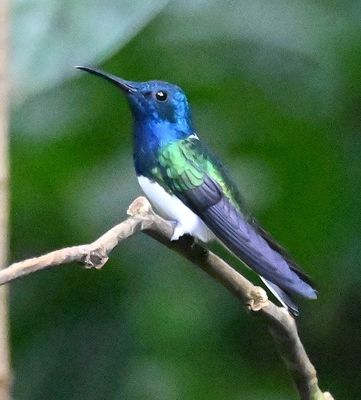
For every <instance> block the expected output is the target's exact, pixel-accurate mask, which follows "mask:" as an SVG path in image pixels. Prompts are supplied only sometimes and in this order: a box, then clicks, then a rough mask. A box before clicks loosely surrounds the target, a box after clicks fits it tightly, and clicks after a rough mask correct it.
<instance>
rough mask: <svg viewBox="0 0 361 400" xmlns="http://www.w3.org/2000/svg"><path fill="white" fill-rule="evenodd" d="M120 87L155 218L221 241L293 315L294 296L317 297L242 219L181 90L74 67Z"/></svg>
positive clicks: (238, 198) (204, 238)
mask: <svg viewBox="0 0 361 400" xmlns="http://www.w3.org/2000/svg"><path fill="white" fill-rule="evenodd" d="M76 68H78V69H81V70H84V71H87V72H89V73H91V74H95V75H98V76H100V77H102V78H105V79H106V80H108V81H110V82H111V83H113V84H115V85H116V86H117V87H118V88H120V89H121V91H122V92H123V93H124V94H125V96H126V98H127V100H128V102H129V105H130V109H131V112H132V115H133V122H134V129H133V130H134V152H133V157H134V164H135V170H136V174H137V177H138V181H139V184H140V186H141V188H142V189H143V191H144V193H145V195H146V196H147V197H148V199H149V200H150V202H151V203H152V204H153V206H155V208H156V209H157V210H158V212H159V213H160V214H161V215H162V216H164V217H165V218H167V219H168V220H171V221H174V223H175V229H174V234H173V237H172V239H173V240H177V239H178V238H179V237H180V236H182V235H184V234H190V235H192V236H193V237H195V238H197V239H199V240H201V241H202V242H208V241H210V240H213V239H218V240H219V241H220V242H221V243H222V244H223V245H225V246H226V247H227V248H228V249H229V250H230V251H231V252H232V253H234V254H235V255H236V256H237V257H238V258H240V259H241V261H243V262H244V263H245V264H246V265H248V266H249V267H250V268H252V269H253V270H254V271H255V272H257V273H258V274H259V275H260V277H261V278H262V280H263V281H264V283H265V284H266V285H267V286H268V288H269V289H270V291H271V292H272V293H273V294H274V295H275V297H276V298H277V299H278V300H279V301H280V302H281V304H282V305H284V306H285V307H286V308H287V309H288V310H289V311H290V312H291V313H292V314H293V315H298V307H297V305H296V304H295V303H294V301H293V299H292V298H291V295H292V294H297V295H300V296H303V297H306V298H309V299H315V298H317V291H316V290H315V289H314V287H313V285H312V283H311V281H310V279H309V278H308V277H307V275H306V274H305V273H304V272H302V271H301V269H300V268H299V267H298V266H297V265H296V264H295V263H294V262H293V261H292V260H291V259H290V258H289V257H288V256H287V254H286V253H285V251H284V250H283V249H282V248H281V247H280V246H279V245H278V244H277V243H276V242H274V240H273V239H272V238H271V237H270V236H269V235H268V234H267V233H266V232H265V231H264V230H263V229H262V228H260V227H259V226H258V225H257V224H256V223H255V221H254V220H253V219H252V218H251V217H250V216H249V215H248V213H246V212H245V209H244V205H243V202H242V200H241V196H240V195H239V192H238V190H237V188H236V186H235V185H234V184H233V182H232V181H231V180H230V178H229V177H228V175H227V173H226V171H225V170H224V168H223V167H222V165H221V163H220V162H219V161H218V159H217V158H216V157H215V156H214V155H213V154H212V153H211V152H210V151H209V150H208V149H207V148H206V147H205V146H204V145H203V144H202V142H201V141H200V139H199V137H198V135H197V133H196V132H195V130H194V128H193V124H192V117H191V110H190V106H189V103H188V100H187V97H186V96H185V94H184V92H183V90H182V89H181V88H179V87H178V86H176V85H173V84H170V83H167V82H162V81H148V82H132V81H126V80H124V79H122V78H119V77H117V76H114V75H111V74H108V73H105V72H103V71H101V70H99V69H96V68H89V67H76Z"/></svg>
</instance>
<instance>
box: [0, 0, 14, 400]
mask: <svg viewBox="0 0 361 400" xmlns="http://www.w3.org/2000/svg"><path fill="white" fill-rule="evenodd" d="M8 26H9V3H8V1H7V0H2V2H1V7H0V99H1V100H0V269H1V268H5V266H6V265H7V255H8V246H9V242H8V237H9V234H8V218H9V158H8V154H9V150H8V148H9V144H8V123H9V101H8V99H9V96H8V89H9V88H8V81H9V79H8V59H9V57H8V43H9V29H8ZM9 358H10V357H9V339H8V290H7V288H5V287H3V288H1V289H0V400H9V399H10V387H11V371H10V360H9Z"/></svg>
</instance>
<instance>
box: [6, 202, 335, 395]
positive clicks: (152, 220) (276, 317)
mask: <svg viewBox="0 0 361 400" xmlns="http://www.w3.org/2000/svg"><path fill="white" fill-rule="evenodd" d="M128 215H129V217H128V218H127V219H126V220H125V221H123V222H121V223H120V224H119V225H116V226H115V227H113V228H112V229H110V230H109V231H108V232H106V233H105V234H104V235H102V236H101V237H100V238H99V239H97V240H96V241H94V242H93V243H91V244H87V245H81V246H73V247H67V248H64V249H61V250H57V251H53V252H51V253H49V254H46V255H43V256H40V257H36V258H31V259H28V260H25V261H21V262H18V263H15V264H12V265H10V266H9V267H8V268H6V269H4V270H2V271H0V285H1V284H4V283H7V282H11V281H13V280H15V279H17V278H19V277H21V276H24V275H27V274H29V273H32V272H35V271H40V270H43V269H48V268H53V267H57V266H60V265H63V264H67V263H70V262H73V261H78V262H81V263H83V264H85V266H86V267H89V268H101V267H102V266H103V265H104V264H105V263H106V262H107V260H108V257H109V253H110V252H111V251H112V250H113V249H114V247H116V246H117V244H119V243H120V242H121V241H122V240H125V239H127V238H129V237H130V236H132V235H134V234H135V233H137V232H139V231H143V232H145V233H146V234H147V235H149V236H151V237H152V238H154V239H155V240H157V241H158V242H160V243H162V244H163V245H165V246H167V247H168V248H170V249H172V250H174V251H176V252H177V253H179V254H181V255H182V256H184V257H185V258H186V259H188V260H190V261H191V262H192V263H193V264H195V265H196V266H198V267H200V268H201V269H202V270H204V271H205V272H206V273H207V274H209V275H210V276H212V277H213V278H215V279H216V280H217V281H218V282H220V283H221V284H222V285H223V286H224V287H225V288H227V289H228V290H229V291H230V292H231V293H232V294H233V295H234V296H235V297H236V298H238V299H239V300H240V301H241V303H242V304H243V305H244V306H246V307H247V309H248V310H250V311H251V312H252V313H253V314H254V315H256V316H259V317H261V318H262V319H263V320H264V321H265V322H266V324H267V326H268V328H269V330H270V333H271V335H272V337H273V339H274V340H275V342H276V343H277V346H278V348H279V351H280V353H281V355H282V358H283V359H284V361H285V363H286V366H287V368H288V369H289V370H290V372H291V374H292V377H293V380H294V382H295V384H296V387H297V390H298V393H299V396H300V399H301V400H332V399H333V397H332V396H331V395H330V394H329V393H323V392H322V391H321V390H320V388H319V386H318V380H317V373H316V370H315V368H314V366H313V365H312V363H311V361H310V359H309V358H308V356H307V354H306V351H305V349H304V347H303V345H302V342H301V340H300V338H299V336H298V332H297V326H296V323H295V321H294V319H293V318H292V317H291V316H290V315H289V313H288V312H287V311H286V309H285V308H282V307H278V306H276V305H275V304H274V303H272V302H271V301H270V300H269V299H268V298H267V295H266V292H265V291H264V290H263V289H262V288H260V287H257V286H254V285H253V284H252V283H251V282H249V281H248V280H247V279H246V278H244V277H243V276H242V275H241V274H240V273H239V272H237V271H236V270H235V269H233V268H232V267H231V266H230V265H229V264H227V263H226V262H225V261H224V260H222V259H221V258H220V257H218V256H217V255H215V254H214V253H212V252H211V251H209V250H207V249H205V248H204V247H202V246H201V245H199V244H197V243H195V242H194V240H193V238H191V237H190V236H183V237H181V238H180V239H179V240H177V241H171V240H170V238H171V237H172V234H173V226H172V224H171V223H170V222H168V221H165V220H164V219H162V218H161V217H160V216H158V215H157V214H155V213H154V211H153V210H152V208H151V206H150V204H149V202H148V200H147V199H145V198H144V197H138V198H137V199H136V200H134V202H133V203H132V204H131V205H130V207H129V209H128Z"/></svg>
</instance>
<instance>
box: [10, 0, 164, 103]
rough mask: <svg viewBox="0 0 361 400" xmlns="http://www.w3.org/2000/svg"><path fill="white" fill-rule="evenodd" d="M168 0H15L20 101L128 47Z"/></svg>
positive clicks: (16, 84) (15, 55)
mask: <svg viewBox="0 0 361 400" xmlns="http://www.w3.org/2000/svg"><path fill="white" fill-rule="evenodd" d="M167 3H168V0H152V1H142V0H123V1H118V0H105V1H101V2H100V1H96V0H91V1H86V0H77V1H74V2H73V1H69V0H68V1H48V0H30V1H29V0H17V1H16V2H15V6H14V7H13V21H14V22H13V32H12V39H13V48H14V52H13V59H12V74H13V88H14V94H15V100H16V101H18V102H19V101H23V100H24V99H25V98H26V97H27V96H29V95H32V94H35V93H38V92H40V91H42V90H45V89H48V88H50V87H52V86H55V85H56V84H60V83H62V82H63V81H64V80H65V79H67V78H68V77H70V76H72V75H73V74H74V71H73V68H72V67H73V66H74V65H77V64H92V63H95V62H96V63H99V61H100V60H104V59H105V58H107V57H109V56H110V55H111V54H112V53H114V52H115V51H117V50H118V49H119V48H121V47H122V46H124V45H125V44H126V43H127V42H128V41H129V40H130V39H131V38H132V37H134V36H135V35H136V34H137V33H138V32H139V31H140V30H141V29H142V28H144V26H145V25H146V24H147V23H148V22H149V21H150V20H151V19H152V18H153V17H154V16H155V15H157V14H158V13H159V12H160V11H161V10H162V9H163V7H164V6H165V5H166V4H167Z"/></svg>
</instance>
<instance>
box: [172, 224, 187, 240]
mask: <svg viewBox="0 0 361 400" xmlns="http://www.w3.org/2000/svg"><path fill="white" fill-rule="evenodd" d="M184 234H185V232H184V229H183V226H182V225H180V224H179V223H178V222H175V223H174V231H173V235H172V237H171V238H170V240H171V241H173V240H178V239H179V238H180V237H181V236H183V235H184Z"/></svg>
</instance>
